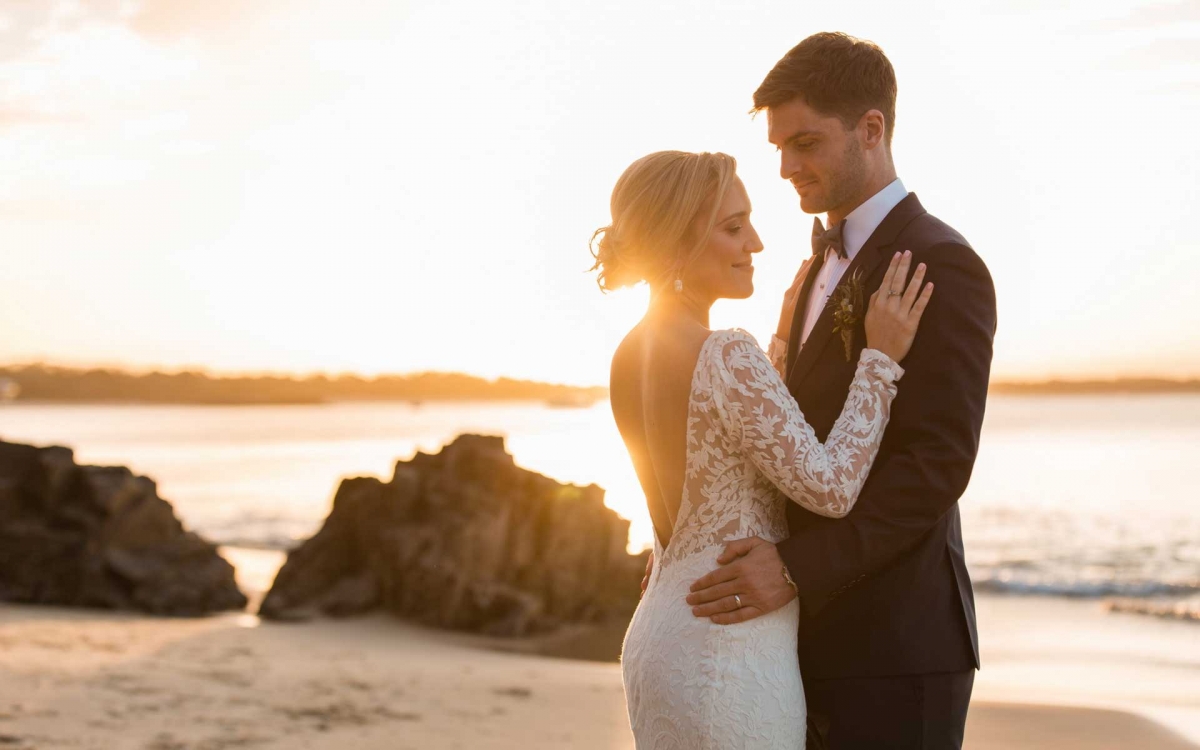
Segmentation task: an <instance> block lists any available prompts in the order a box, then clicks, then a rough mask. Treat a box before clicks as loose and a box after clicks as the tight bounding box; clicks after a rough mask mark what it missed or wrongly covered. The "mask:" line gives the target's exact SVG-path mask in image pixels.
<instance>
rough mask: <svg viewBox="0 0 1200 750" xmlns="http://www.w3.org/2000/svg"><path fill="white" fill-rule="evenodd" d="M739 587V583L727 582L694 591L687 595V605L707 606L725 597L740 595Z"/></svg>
mask: <svg viewBox="0 0 1200 750" xmlns="http://www.w3.org/2000/svg"><path fill="white" fill-rule="evenodd" d="M737 585H738V584H737V581H726V582H725V583H718V584H717V585H716V586H709V587H708V588H706V589H700V590H699V591H693V592H692V593H690V594H688V595H687V603H688V604H693V605H695V604H707V603H708V602H715V601H716V600H718V599H720V598H722V597H725V596H733V595H734V594H737V593H739V591H738V588H737Z"/></svg>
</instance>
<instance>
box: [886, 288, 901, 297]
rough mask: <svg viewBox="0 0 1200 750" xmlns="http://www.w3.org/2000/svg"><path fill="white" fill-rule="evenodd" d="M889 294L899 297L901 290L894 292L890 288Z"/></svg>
mask: <svg viewBox="0 0 1200 750" xmlns="http://www.w3.org/2000/svg"><path fill="white" fill-rule="evenodd" d="M888 296H889V297H899V296H900V292H893V291H892V290H891V289H889V290H888Z"/></svg>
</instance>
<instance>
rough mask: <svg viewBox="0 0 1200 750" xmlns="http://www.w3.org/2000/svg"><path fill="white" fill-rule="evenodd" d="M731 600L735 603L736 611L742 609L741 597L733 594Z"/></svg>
mask: <svg viewBox="0 0 1200 750" xmlns="http://www.w3.org/2000/svg"><path fill="white" fill-rule="evenodd" d="M733 600H734V601H735V602H737V608H738V609H741V608H742V597H740V596H738V595H737V594H734V595H733Z"/></svg>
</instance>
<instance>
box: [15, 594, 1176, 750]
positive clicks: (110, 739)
mask: <svg viewBox="0 0 1200 750" xmlns="http://www.w3.org/2000/svg"><path fill="white" fill-rule="evenodd" d="M1126 617H1127V616H1125V615H1111V614H1106V613H1105V612H1104V611H1103V609H1102V606H1101V605H1100V604H1099V603H1096V602H1073V601H1061V600H1048V599H1044V598H1042V599H1031V598H1019V597H986V596H985V597H982V598H981V601H980V621H981V622H982V623H986V624H987V625H985V628H986V629H985V633H984V636H985V637H984V639H983V642H984V644H985V651H984V659H985V664H984V670H983V671H982V672H981V673H980V675H979V678H978V680H977V682H976V700H975V703H974V704H973V706H972V712H971V717H970V722H969V725H968V733H967V747H970V748H976V749H978V750H999V749H1000V748H1079V749H1080V750H1082V749H1084V748H1096V749H1099V748H1131V747H1138V748H1165V749H1170V748H1194V747H1197V746H1200V745H1197V744H1193V743H1194V742H1195V740H1196V738H1197V736H1200V732H1198V731H1197V730H1198V729H1200V722H1198V721H1197V717H1198V716H1200V706H1198V703H1200V689H1198V686H1200V664H1198V663H1197V661H1198V658H1197V655H1198V654H1200V649H1196V648H1195V647H1194V646H1195V645H1196V644H1197V642H1198V640H1197V639H1200V633H1197V632H1196V631H1197V630H1198V629H1197V628H1195V627H1194V626H1191V625H1190V624H1187V623H1171V622H1158V621H1146V622H1143V620H1145V618H1142V619H1141V620H1138V621H1136V623H1133V624H1136V626H1137V627H1138V628H1151V630H1152V631H1154V629H1156V628H1157V629H1158V630H1157V631H1156V632H1150V633H1149V635H1151V636H1154V637H1152V638H1141V639H1139V641H1138V642H1137V643H1134V642H1132V641H1131V640H1130V638H1129V637H1128V633H1129V632H1130V630H1129V626H1130V625H1131V623H1130V622H1128V621H1126V620H1125V619H1124V618H1126ZM1031 626H1036V627H1031ZM612 631H613V629H609V630H608V631H599V632H592V633H590V634H589V633H587V632H582V631H581V632H575V633H568V634H563V635H559V636H557V637H555V638H550V639H541V640H526V641H506V642H498V641H495V640H492V639H488V638H483V637H476V636H468V635H460V634H454V633H445V632H438V631H431V630H427V629H423V628H418V627H414V626H412V625H409V624H405V623H402V622H399V621H397V620H395V619H393V618H391V617H388V616H384V615H374V616H369V617H363V618H357V619H351V620H343V621H332V620H324V621H314V622H308V623H300V624H276V623H266V622H261V621H259V620H258V618H256V617H254V616H252V615H245V614H226V615H220V616H215V617H209V618H202V619H157V618H148V617H142V616H138V615H130V614H117V613H107V612H95V611H87V610H67V609H59V608H52V607H33V606H20V605H0V746H3V747H13V748H19V749H21V750H28V749H29V748H95V749H96V750H219V749H221V748H241V747H247V748H249V747H252V748H262V749H263V750H269V749H271V748H289V749H294V748H363V749H364V750H376V749H378V750H383V749H384V748H386V749H387V750H401V749H411V750H417V749H418V748H475V747H487V748H514V749H516V748H521V749H522V750H531V749H536V748H563V747H571V748H586V749H589V750H591V749H594V750H627V749H631V748H632V747H633V742H632V738H631V737H630V735H629V730H628V724H627V721H626V717H625V714H624V703H623V694H622V688H621V678H620V667H619V666H618V665H617V664H615V663H612V662H601V661H587V660H579V659H567V658H556V657H551V656H545V655H542V654H541V653H536V652H546V651H549V652H555V651H557V652H559V653H569V652H575V653H579V652H587V651H588V650H591V651H592V652H593V654H594V655H603V654H604V652H605V650H606V649H611V645H612V640H613V637H614V636H613V632H612ZM1068 634H1074V635H1075V636H1076V637H1074V638H1070V639H1068V640H1063V636H1064V635H1068ZM1143 635H1147V633H1146V632H1143ZM497 646H501V647H503V648H505V649H507V650H498V649H497ZM1189 648H1190V650H1186V651H1178V650H1179V649H1189ZM1172 650H1176V651H1177V653H1175V656H1174V657H1173V658H1159V657H1160V656H1161V655H1162V654H1163V653H1166V652H1169V651H1172ZM1160 652H1161V653H1160ZM1189 736H1190V741H1189Z"/></svg>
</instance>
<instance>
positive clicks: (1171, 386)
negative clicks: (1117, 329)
mask: <svg viewBox="0 0 1200 750" xmlns="http://www.w3.org/2000/svg"><path fill="white" fill-rule="evenodd" d="M991 392H992V393H1001V394H1006V395H1013V396H1023V395H1028V396H1069V395H1112V396H1119V395H1128V394H1135V393H1200V380H1162V379H1156V378H1143V379H1136V378H1125V379H1120V380H1047V381H1041V382H1032V383H993V384H992V388H991Z"/></svg>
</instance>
